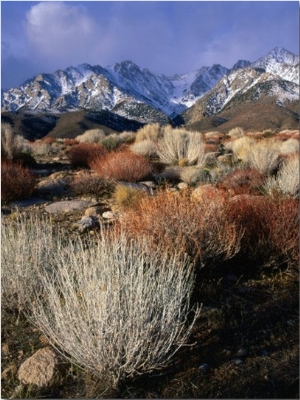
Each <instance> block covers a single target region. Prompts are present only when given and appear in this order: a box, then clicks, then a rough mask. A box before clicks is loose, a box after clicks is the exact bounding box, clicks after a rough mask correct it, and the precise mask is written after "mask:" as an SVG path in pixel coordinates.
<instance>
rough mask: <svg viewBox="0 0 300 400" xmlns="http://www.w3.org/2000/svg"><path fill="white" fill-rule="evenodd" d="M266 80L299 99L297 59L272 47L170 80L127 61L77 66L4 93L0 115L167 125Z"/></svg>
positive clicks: (216, 105) (220, 105)
mask: <svg viewBox="0 0 300 400" xmlns="http://www.w3.org/2000/svg"><path fill="white" fill-rule="evenodd" d="M271 80H272V81H274V80H275V81H278V82H279V81H285V82H289V83H293V85H289V84H286V85H285V88H284V85H283V86H282V87H281V89H280V88H279V87H280V85H279V86H278V88H277V89H276V90H275V89H274V90H273V95H276V93H277V94H278V93H279V92H280V98H281V100H280V101H282V99H283V98H284V96H285V91H287V93H289V95H287V98H294V97H295V95H296V94H297V91H298V95H299V85H298V82H299V57H298V56H295V55H294V54H292V53H290V52H288V51H287V50H285V49H283V48H275V49H273V50H272V51H271V52H270V53H268V54H267V55H266V56H264V57H261V58H260V59H259V60H257V61H256V62H254V63H251V62H249V61H245V60H239V61H238V62H237V63H236V64H235V65H234V66H233V68H232V69H230V70H228V69H227V68H225V67H222V66H221V65H213V66H211V67H202V68H200V69H199V70H195V71H192V72H190V73H186V74H181V75H178V74H176V75H174V76H171V77H167V76H164V75H155V74H153V73H151V72H150V71H149V70H148V69H140V67H139V66H137V65H136V64H134V63H133V62H132V61H123V62H120V63H115V64H113V65H111V66H108V67H106V68H103V67H101V66H91V65H89V64H81V65H79V66H77V67H76V68H75V67H68V68H67V69H65V70H58V71H55V72H54V73H53V74H39V75H37V76H36V77H35V78H33V79H30V80H27V81H26V82H25V83H24V84H23V85H21V86H18V87H16V88H12V89H10V90H8V91H6V92H4V93H3V96H2V111H17V110H39V111H48V112H49V111H50V112H67V111H75V110H80V109H88V110H108V111H112V112H115V113H117V114H119V115H121V116H125V117H127V118H129V119H135V120H138V121H140V122H153V120H155V121H160V122H162V123H167V122H168V118H170V119H174V118H175V117H176V116H178V115H180V114H182V113H183V112H184V111H185V110H187V109H188V108H190V107H192V106H193V105H194V104H195V103H196V102H197V101H199V99H202V98H204V99H207V100H205V101H206V103H207V109H206V113H208V114H209V115H210V114H211V113H215V112H217V111H218V110H220V109H222V108H223V107H224V106H225V105H226V104H227V103H228V102H229V101H231V99H233V98H234V97H235V96H236V95H237V94H239V93H240V94H241V93H245V92H247V91H248V90H249V89H250V88H252V87H254V86H255V85H257V84H262V83H263V82H267V81H271ZM270 93H271V92H270ZM278 96H279V94H278Z"/></svg>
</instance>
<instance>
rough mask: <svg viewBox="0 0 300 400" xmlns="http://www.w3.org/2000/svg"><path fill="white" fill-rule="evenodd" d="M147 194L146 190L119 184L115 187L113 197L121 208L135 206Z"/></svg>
mask: <svg viewBox="0 0 300 400" xmlns="http://www.w3.org/2000/svg"><path fill="white" fill-rule="evenodd" d="M146 195H147V194H146V191H145V190H141V189H140V188H139V189H138V188H134V187H130V186H125V185H120V184H119V185H117V186H116V188H115V191H114V195H113V199H114V204H116V205H117V206H118V207H120V208H135V207H136V206H137V204H138V203H139V202H140V201H141V199H142V198H144V197H145V196H146Z"/></svg>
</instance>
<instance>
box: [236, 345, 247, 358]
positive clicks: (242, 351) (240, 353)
mask: <svg viewBox="0 0 300 400" xmlns="http://www.w3.org/2000/svg"><path fill="white" fill-rule="evenodd" d="M247 354H248V351H247V349H245V348H244V347H241V348H240V349H239V350H238V351H237V353H236V355H237V357H245V356H246V355H247Z"/></svg>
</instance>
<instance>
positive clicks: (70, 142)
mask: <svg viewBox="0 0 300 400" xmlns="http://www.w3.org/2000/svg"><path fill="white" fill-rule="evenodd" d="M63 143H64V145H65V146H74V145H75V144H79V141H78V140H76V139H64V141H63Z"/></svg>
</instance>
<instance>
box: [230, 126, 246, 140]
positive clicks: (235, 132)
mask: <svg viewBox="0 0 300 400" xmlns="http://www.w3.org/2000/svg"><path fill="white" fill-rule="evenodd" d="M227 135H228V136H230V137H231V138H240V137H242V136H244V129H243V128H241V127H240V126H237V127H236V128H232V129H230V131H229V132H228V133H227Z"/></svg>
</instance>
